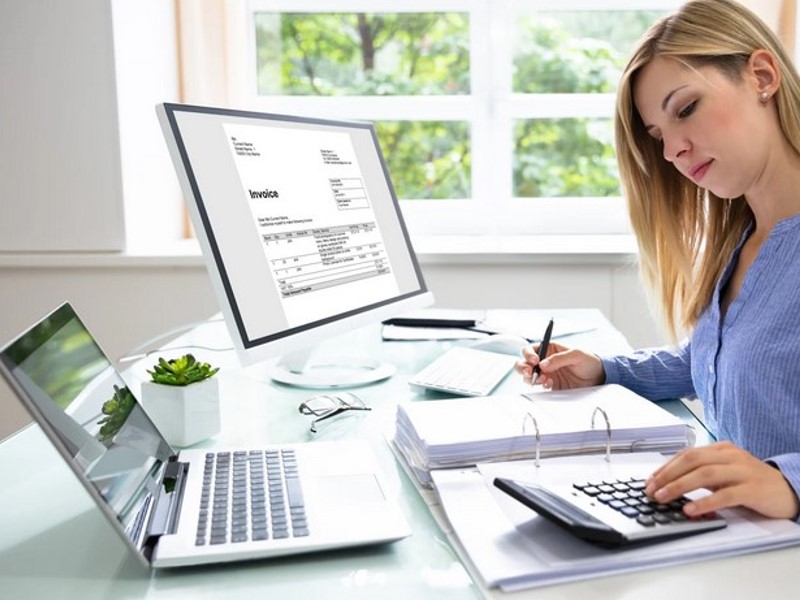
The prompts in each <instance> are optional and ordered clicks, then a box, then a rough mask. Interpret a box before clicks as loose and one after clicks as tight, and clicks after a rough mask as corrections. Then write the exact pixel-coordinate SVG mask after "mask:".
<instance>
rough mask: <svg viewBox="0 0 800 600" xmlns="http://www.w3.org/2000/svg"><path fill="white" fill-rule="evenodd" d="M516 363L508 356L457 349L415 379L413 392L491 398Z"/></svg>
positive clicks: (471, 349)
mask: <svg viewBox="0 0 800 600" xmlns="http://www.w3.org/2000/svg"><path fill="white" fill-rule="evenodd" d="M515 361H516V359H515V358H514V357H513V356H511V355H509V354H499V353H497V352H489V351H488V350H478V349H476V348H465V347H462V346H454V347H453V348H450V349H449V350H447V351H446V352H445V353H444V354H442V355H441V356H439V357H438V358H437V359H436V360H434V361H433V362H432V363H430V364H429V365H428V366H427V367H425V368H424V369H422V370H421V371H419V372H418V373H417V374H416V375H414V376H413V377H412V378H411V380H410V381H409V382H408V384H409V385H410V386H411V387H412V388H417V389H423V390H424V389H431V390H439V391H442V392H449V393H451V394H457V395H459V396H488V395H489V394H490V393H491V392H492V390H493V389H494V388H495V387H497V385H498V384H499V383H500V382H501V381H502V380H503V379H504V378H505V377H506V375H508V374H509V372H510V371H511V369H512V368H513V367H514V362H515Z"/></svg>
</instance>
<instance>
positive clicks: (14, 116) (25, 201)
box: [0, 0, 125, 252]
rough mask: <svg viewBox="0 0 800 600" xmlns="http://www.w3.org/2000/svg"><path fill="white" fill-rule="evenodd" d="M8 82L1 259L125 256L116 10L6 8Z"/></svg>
mask: <svg viewBox="0 0 800 600" xmlns="http://www.w3.org/2000/svg"><path fill="white" fill-rule="evenodd" d="M0 76H1V77H2V82H3V83H2V85H3V92H2V93H1V94H0V123H2V124H3V136H2V142H0V200H1V201H2V218H1V219H0V250H11V251H14V250H27V251H34V252H39V251H61V250H72V251H76V250H77V251H94V250H121V249H123V248H124V247H125V229H124V223H123V208H122V174H121V165H120V154H119V128H118V126H117V95H116V85H115V71H114V41H113V36H112V31H111V6H110V4H109V2H107V0H80V1H78V2H48V1H46V0H28V1H25V2H3V3H2V4H0ZM81 205H82V206H88V207H89V209H88V210H76V209H77V207H78V206H81ZM85 225H89V227H85Z"/></svg>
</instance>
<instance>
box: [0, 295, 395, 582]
mask: <svg viewBox="0 0 800 600" xmlns="http://www.w3.org/2000/svg"><path fill="white" fill-rule="evenodd" d="M0 372H2V373H3V375H4V377H5V378H6V379H7V380H8V382H9V384H10V385H11V388H12V389H13V390H14V391H15V392H16V394H17V396H18V397H19V399H20V401H21V402H22V404H23V405H24V406H25V407H26V408H27V410H28V411H29V412H30V414H31V415H32V417H33V418H34V419H35V421H36V422H37V423H38V424H39V425H40V426H41V428H42V430H43V431H44V432H45V434H46V435H47V437H48V438H49V439H50V441H51V442H52V443H53V445H54V446H55V447H56V448H57V449H58V451H59V452H60V453H61V455H62V456H63V457H64V459H65V460H66V462H67V463H68V464H69V466H70V467H71V468H72V470H73V471H74V473H75V475H76V476H77V477H78V479H80V481H81V482H82V483H83V485H84V486H85V487H86V489H87V490H88V491H89V494H90V495H91V496H92V498H94V500H95V501H96V502H97V505H98V506H99V508H100V509H101V510H102V512H103V513H104V514H105V515H106V517H108V519H109V520H110V522H111V523H112V524H113V526H114V527H115V529H116V530H117V531H118V532H119V534H120V536H121V537H122V539H123V540H124V541H125V542H126V543H127V544H128V545H129V546H130V548H131V551H133V552H134V553H135V554H136V555H137V556H138V557H140V559H141V560H142V562H143V563H144V564H146V565H149V566H152V567H180V566H188V565H198V564H208V563H221V562H228V561H237V560H245V559H258V558H268V557H278V556H287V555H292V554H301V553H308V552H316V551H323V550H331V549H336V548H344V547H352V546H362V545H368V544H380V543H388V542H392V541H395V540H399V539H402V538H404V537H406V536H408V535H410V533H411V531H410V528H409V526H408V523H407V521H406V520H405V517H404V515H403V513H402V512H401V510H400V508H399V506H398V505H397V504H396V503H395V502H393V501H391V500H390V499H389V497H388V495H387V494H386V493H385V490H386V489H387V488H386V486H385V485H384V483H383V481H382V477H381V473H380V471H379V469H378V465H377V461H376V459H375V456H374V454H373V452H372V449H371V447H370V446H369V444H368V443H367V442H366V441H363V440H353V441H349V440H338V441H319V442H306V443H298V444H281V445H280V446H272V445H268V446H263V447H257V448H254V447H247V448H239V449H224V450H220V449H217V448H214V449H192V448H189V449H184V450H181V451H180V452H177V453H176V452H175V451H174V450H173V449H172V448H171V447H170V445H169V444H168V443H167V442H166V440H165V439H164V437H163V435H162V434H161V433H160V432H159V430H158V428H157V427H156V426H155V425H154V424H153V422H152V421H151V420H150V419H149V418H148V416H147V414H146V413H145V411H144V410H143V409H142V407H141V406H140V405H139V403H138V401H137V400H136V398H135V394H134V393H133V391H132V390H131V389H129V388H128V386H127V385H126V383H125V382H124V380H123V379H122V377H121V376H120V374H119V373H118V372H117V371H116V369H115V368H114V367H113V365H112V364H111V362H110V361H109V359H108V357H107V356H106V355H105V354H104V353H103V351H102V350H101V348H100V346H99V345H98V344H97V342H96V341H95V340H94V338H93V337H92V335H91V334H90V333H89V331H88V330H87V328H86V327H85V325H84V324H83V322H82V321H81V319H80V318H79V317H78V315H76V314H75V311H74V310H73V308H72V307H71V306H70V304H69V303H65V304H63V305H62V306H60V307H59V308H57V309H56V310H54V311H53V312H52V313H51V314H49V315H48V316H46V317H45V318H43V319H42V320H40V321H39V322H38V323H36V324H35V325H33V326H32V327H30V328H29V329H28V330H27V331H25V332H23V333H22V334H20V335H19V336H17V337H16V338H15V339H13V340H11V341H10V342H9V343H8V344H7V345H5V346H4V347H3V348H0ZM109 403H111V404H109ZM104 408H105V411H104ZM239 479H244V480H246V481H245V482H244V483H241V482H239Z"/></svg>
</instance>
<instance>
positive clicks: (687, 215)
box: [615, 0, 800, 341]
mask: <svg viewBox="0 0 800 600" xmlns="http://www.w3.org/2000/svg"><path fill="white" fill-rule="evenodd" d="M759 49H765V50H768V51H769V52H771V53H772V54H773V55H774V56H775V58H776V61H777V66H778V68H779V70H780V72H781V76H782V80H781V85H780V87H779V89H778V90H777V92H776V94H775V96H774V98H775V102H776V103H777V109H778V116H779V120H780V127H781V129H782V130H783V134H784V135H785V136H786V138H787V140H788V141H789V143H790V144H791V145H792V147H794V149H795V151H796V152H798V154H800V113H799V112H798V110H799V109H800V78H798V75H797V72H796V71H795V70H794V68H793V66H792V63H791V59H790V57H789V56H788V54H787V53H786V51H785V50H784V49H783V47H782V46H781V43H780V41H779V40H778V38H777V37H776V36H775V34H774V33H772V31H771V30H770V29H769V27H768V26H767V25H765V24H764V23H763V22H762V21H761V20H760V19H759V18H758V17H757V16H755V15H754V14H753V13H752V12H751V11H749V10H748V9H746V8H744V7H743V6H741V5H740V4H738V3H736V2H733V1H731V0H694V1H691V2H687V3H686V4H685V5H683V6H682V7H681V8H680V9H679V10H678V11H677V12H675V13H674V14H673V15H671V16H668V17H665V18H663V19H661V20H659V21H657V22H656V23H654V24H653V26H652V27H651V28H650V29H649V31H648V32H647V33H646V34H645V35H644V37H643V38H642V40H641V41H640V42H639V45H638V47H637V48H636V50H635V51H634V53H633V56H632V58H631V59H630V61H629V62H628V65H627V67H626V68H625V71H624V73H623V75H622V78H621V80H620V85H619V91H618V97H617V112H616V118H615V133H616V146H617V161H618V163H619V171H620V178H621V181H622V188H623V194H624V195H625V198H626V201H627V204H628V212H629V215H630V219H631V225H632V227H633V230H634V233H635V234H636V238H637V242H638V245H639V257H640V265H639V266H640V270H641V273H642V276H643V279H644V281H645V284H646V285H647V287H648V291H649V292H650V293H651V296H652V297H653V298H654V299H655V301H656V302H655V304H656V308H658V309H660V311H661V313H662V317H663V320H664V324H665V325H666V328H667V331H668V333H669V334H670V335H671V336H672V338H673V341H674V340H676V339H678V338H679V337H680V336H681V335H682V334H684V333H688V332H689V331H690V330H691V329H692V328H693V327H694V325H695V323H696V322H697V319H698V318H699V316H700V314H701V313H702V311H703V310H704V309H705V308H706V306H707V305H708V303H709V301H710V300H711V297H712V294H713V291H714V286H715V285H716V282H717V281H718V280H719V278H720V276H721V275H722V271H723V269H724V268H725V266H726V264H727V263H728V261H729V260H730V257H731V254H732V253H733V250H734V249H735V247H736V245H737V244H738V242H739V241H740V239H741V236H742V235H743V233H744V231H745V230H746V228H747V227H748V225H749V224H750V222H751V221H752V218H753V215H752V212H751V211H750V208H749V206H748V205H747V203H746V202H745V201H744V198H742V197H740V198H726V199H723V198H719V197H717V196H715V195H714V194H712V193H710V192H707V191H706V190H703V189H702V188H700V187H699V186H697V185H696V184H694V183H693V182H692V181H690V180H689V179H687V178H686V177H684V176H683V175H681V174H680V173H679V172H678V171H677V170H676V169H675V167H673V166H672V164H670V163H669V162H667V161H666V160H665V159H664V157H663V154H662V150H661V147H660V143H659V142H658V141H656V140H655V139H653V138H652V137H651V136H650V135H648V133H647V131H645V128H644V124H643V123H642V119H641V117H640V116H639V114H638V112H637V110H636V108H635V106H634V102H633V88H634V84H635V82H636V78H637V75H638V74H639V72H640V71H641V69H642V68H643V67H644V66H645V65H647V64H648V63H649V62H650V61H652V60H653V59H654V58H656V57H659V56H663V57H671V58H674V59H676V60H678V61H679V62H680V63H681V64H684V65H687V66H688V67H690V68H698V67H701V66H713V67H716V68H718V69H719V70H720V71H721V72H722V73H724V74H725V75H727V76H728V77H729V78H730V79H731V80H732V81H740V80H741V78H742V71H743V69H744V68H745V66H746V65H747V62H748V59H749V58H750V56H751V54H752V53H753V52H754V51H755V50H759Z"/></svg>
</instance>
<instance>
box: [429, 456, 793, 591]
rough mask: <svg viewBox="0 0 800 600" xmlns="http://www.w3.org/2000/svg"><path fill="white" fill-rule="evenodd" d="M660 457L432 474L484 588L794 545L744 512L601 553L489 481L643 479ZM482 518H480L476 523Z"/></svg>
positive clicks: (783, 530) (567, 460)
mask: <svg viewBox="0 0 800 600" xmlns="http://www.w3.org/2000/svg"><path fill="white" fill-rule="evenodd" d="M663 460H664V458H663V457H662V456H661V455H659V454H653V453H642V454H630V455H615V456H614V457H613V458H612V461H611V462H606V461H605V460H604V457H603V456H582V457H560V458H552V459H546V460H543V461H542V462H541V466H540V467H539V468H538V469H537V468H536V466H535V465H534V463H533V461H515V462H507V463H492V464H483V465H479V467H478V468H476V469H454V470H446V471H435V472H433V473H432V476H433V479H434V484H435V488H436V491H437V493H438V495H439V499H440V501H441V505H442V508H443V510H444V512H445V515H446V518H447V520H448V522H449V524H450V526H451V528H452V530H451V531H452V533H451V535H452V536H453V538H454V539H453V542H454V544H455V545H456V546H457V547H458V548H459V549H460V551H462V552H463V553H464V554H465V558H466V559H467V560H466V561H465V562H466V563H467V564H468V565H470V566H471V567H472V568H473V569H474V570H475V571H476V573H474V574H475V575H477V576H479V578H480V579H481V580H482V581H483V582H484V584H485V585H486V586H487V587H490V588H495V587H497V588H500V589H502V590H504V591H513V590H519V589H524V588H532V587H540V586H545V585H552V584H556V583H560V582H566V581H577V580H581V579H588V578H592V577H600V576H607V575H612V574H617V573H624V572H630V571H639V570H644V569H653V568H657V567H660V566H668V565H675V564H683V563H688V562H692V561H698V560H705V559H710V558H715V557H722V556H733V555H737V554H745V553H750V552H757V551H761V550H767V549H772V548H781V547H786V546H790V545H796V544H800V526H798V525H797V524H796V523H794V522H792V521H788V520H781V519H775V520H773V519H765V518H762V517H759V516H757V515H755V514H754V513H752V512H750V511H747V510H743V509H736V510H725V511H722V514H723V516H724V517H725V519H726V520H727V521H728V527H726V528H725V529H721V530H718V531H713V532H709V533H704V534H701V535H695V536H691V537H686V538H681V539H676V540H672V541H667V542H663V543H659V544H655V545H652V546H647V547H640V548H623V549H605V548H598V547H596V546H593V545H591V544H589V543H587V542H584V541H582V540H580V539H578V538H576V537H574V536H572V535H570V534H569V533H568V532H565V531H563V530H562V529H560V528H559V527H557V526H556V525H554V524H552V523H550V522H548V521H547V520H545V519H544V518H543V517H540V516H538V515H537V514H536V513H535V512H533V511H531V510H529V509H527V508H526V507H525V506H523V505H522V504H520V503H519V502H517V501H515V500H514V499H513V498H511V497H509V496H508V495H506V494H504V493H503V492H501V491H500V490H498V489H496V488H495V487H494V486H493V485H492V481H493V480H494V478H495V477H509V478H513V479H518V480H523V481H529V482H543V483H555V482H565V481H569V482H572V481H576V480H585V479H589V478H597V477H606V476H608V477H619V476H629V477H631V476H641V475H647V474H649V473H651V472H652V471H653V469H655V468H656V467H657V466H658V465H659V464H661V462H663ZM476 515H480V518H476Z"/></svg>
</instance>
